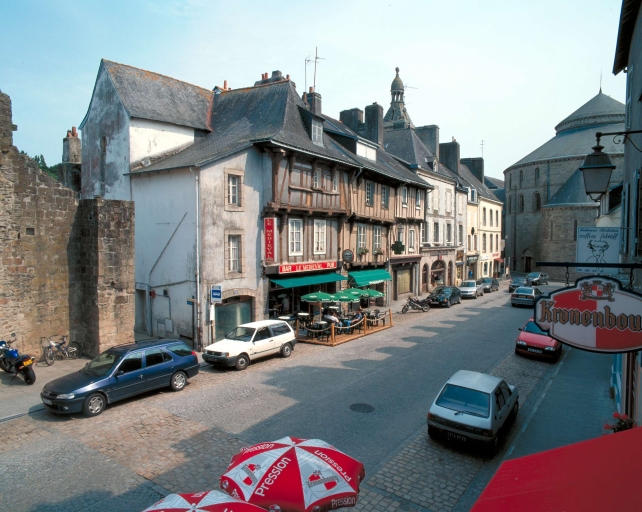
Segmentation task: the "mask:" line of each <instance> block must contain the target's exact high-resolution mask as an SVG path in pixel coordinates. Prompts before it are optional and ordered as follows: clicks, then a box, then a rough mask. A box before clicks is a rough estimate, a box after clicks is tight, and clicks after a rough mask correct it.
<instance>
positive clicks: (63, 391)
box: [40, 340, 198, 416]
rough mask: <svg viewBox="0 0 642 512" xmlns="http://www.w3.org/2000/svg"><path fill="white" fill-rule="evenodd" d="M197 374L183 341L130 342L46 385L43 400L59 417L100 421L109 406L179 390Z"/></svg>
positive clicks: (193, 354)
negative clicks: (72, 415)
mask: <svg viewBox="0 0 642 512" xmlns="http://www.w3.org/2000/svg"><path fill="white" fill-rule="evenodd" d="M197 373H198V358H197V357H196V352H194V351H193V350H192V349H191V348H189V347H188V346H187V345H186V344H185V342H183V341H181V340H150V341H144V342H140V343H130V344H127V345H118V346H116V347H112V348H109V349H107V350H106V351H105V352H103V353H101V354H99V355H98V356H96V357H94V358H93V359H92V360H91V361H89V362H88V363H87V364H86V365H85V366H84V367H83V368H82V370H79V371H77V372H74V373H71V374H69V375H65V376H64V377H60V378H58V379H55V380H52V381H51V382H48V383H47V384H45V386H44V387H43V388H42V392H41V393H40V398H41V400H42V403H43V404H45V406H46V407H47V409H49V410H50V411H53V412H56V413H77V412H84V413H85V415H86V416H97V415H99V414H100V413H101V412H103V410H104V409H105V407H107V405H108V404H112V403H114V402H116V401H118V400H122V399H124V398H130V397H132V396H135V395H138V394H140V393H144V392H146V391H151V390H153V389H158V388H165V387H169V388H171V389H172V391H181V390H182V389H183V388H184V387H185V385H186V384H187V379H188V378H189V377H193V376H194V375H196V374H197Z"/></svg>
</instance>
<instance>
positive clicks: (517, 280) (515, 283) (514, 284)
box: [508, 277, 528, 293]
mask: <svg viewBox="0 0 642 512" xmlns="http://www.w3.org/2000/svg"><path fill="white" fill-rule="evenodd" d="M520 286H528V284H527V283H526V278H525V277H514V278H513V279H512V281H511V282H510V284H509V285H508V292H509V293H513V292H514V291H515V290H516V289H517V288H519V287H520Z"/></svg>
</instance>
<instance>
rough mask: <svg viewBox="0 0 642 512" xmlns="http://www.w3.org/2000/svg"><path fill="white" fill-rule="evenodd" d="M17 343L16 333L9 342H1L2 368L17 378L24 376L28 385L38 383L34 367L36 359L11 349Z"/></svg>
mask: <svg viewBox="0 0 642 512" xmlns="http://www.w3.org/2000/svg"><path fill="white" fill-rule="evenodd" d="M15 341H16V333H14V332H12V333H11V339H10V340H8V341H5V340H0V368H2V369H3V370H4V371H5V372H7V373H11V374H13V375H14V376H17V375H18V374H19V373H21V374H22V376H23V378H24V380H25V382H26V383H27V384H33V383H34V382H36V373H35V372H34V371H33V365H34V363H35V362H36V358H35V357H32V356H27V355H25V354H22V355H21V354H20V353H19V352H18V350H17V349H15V348H11V345H12V344H13V343H14V342H15Z"/></svg>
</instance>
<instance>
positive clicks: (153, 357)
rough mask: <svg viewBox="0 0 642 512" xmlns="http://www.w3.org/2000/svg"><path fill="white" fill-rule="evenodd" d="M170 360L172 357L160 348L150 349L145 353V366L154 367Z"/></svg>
mask: <svg viewBox="0 0 642 512" xmlns="http://www.w3.org/2000/svg"><path fill="white" fill-rule="evenodd" d="M171 360H172V356H170V355H169V354H168V353H167V352H164V351H162V350H161V349H160V348H151V349H148V350H146V351H145V366H154V365H156V364H161V363H164V362H165V361H171Z"/></svg>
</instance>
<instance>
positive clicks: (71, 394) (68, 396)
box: [56, 393, 76, 400]
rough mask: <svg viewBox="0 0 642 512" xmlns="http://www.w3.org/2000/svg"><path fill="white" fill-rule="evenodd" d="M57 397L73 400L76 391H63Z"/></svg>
mask: <svg viewBox="0 0 642 512" xmlns="http://www.w3.org/2000/svg"><path fill="white" fill-rule="evenodd" d="M56 398H59V399H60V400H71V399H72V398H76V395H75V394H74V393H62V394H60V395H58V396H57V397H56Z"/></svg>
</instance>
